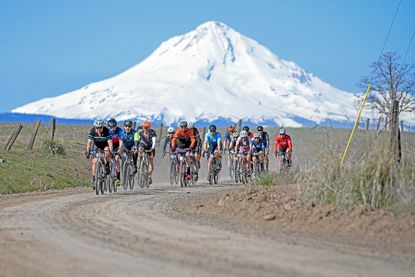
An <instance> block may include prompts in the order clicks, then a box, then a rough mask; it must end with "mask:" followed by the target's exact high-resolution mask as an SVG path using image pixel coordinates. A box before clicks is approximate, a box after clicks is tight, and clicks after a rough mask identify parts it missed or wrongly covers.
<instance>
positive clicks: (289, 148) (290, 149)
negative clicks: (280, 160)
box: [288, 138, 293, 151]
mask: <svg viewBox="0 0 415 277" xmlns="http://www.w3.org/2000/svg"><path fill="white" fill-rule="evenodd" d="M292 150H293V143H292V141H291V138H288V151H292Z"/></svg>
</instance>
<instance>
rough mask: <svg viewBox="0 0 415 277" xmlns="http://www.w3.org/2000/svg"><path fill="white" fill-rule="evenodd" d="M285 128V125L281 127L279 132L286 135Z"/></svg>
mask: <svg viewBox="0 0 415 277" xmlns="http://www.w3.org/2000/svg"><path fill="white" fill-rule="evenodd" d="M285 132H286V131H285V128H284V127H282V128H281V129H280V131H279V133H280V135H285Z"/></svg>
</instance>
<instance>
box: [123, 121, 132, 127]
mask: <svg viewBox="0 0 415 277" xmlns="http://www.w3.org/2000/svg"><path fill="white" fill-rule="evenodd" d="M124 126H126V127H127V126H128V127H132V126H133V122H132V121H131V120H126V121H124Z"/></svg>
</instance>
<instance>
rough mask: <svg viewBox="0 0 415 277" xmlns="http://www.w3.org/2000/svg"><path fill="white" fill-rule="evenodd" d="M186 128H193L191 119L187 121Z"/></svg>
mask: <svg viewBox="0 0 415 277" xmlns="http://www.w3.org/2000/svg"><path fill="white" fill-rule="evenodd" d="M187 128H189V129H192V128H193V122H191V121H189V122H187Z"/></svg>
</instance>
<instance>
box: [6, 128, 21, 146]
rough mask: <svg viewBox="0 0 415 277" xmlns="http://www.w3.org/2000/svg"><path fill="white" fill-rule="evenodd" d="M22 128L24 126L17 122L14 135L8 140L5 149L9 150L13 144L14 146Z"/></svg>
mask: <svg viewBox="0 0 415 277" xmlns="http://www.w3.org/2000/svg"><path fill="white" fill-rule="evenodd" d="M22 128H23V125H22V124H17V125H16V128H15V129H14V131H13V133H12V135H11V136H10V138H9V140H8V141H7V144H6V146H5V147H4V150H7V151H9V150H10V149H11V148H12V146H13V144H14V142H15V141H16V139H17V137H18V136H19V134H20V131H21V130H22Z"/></svg>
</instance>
